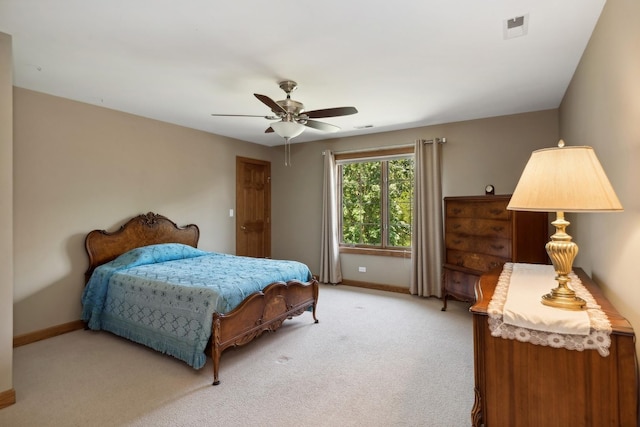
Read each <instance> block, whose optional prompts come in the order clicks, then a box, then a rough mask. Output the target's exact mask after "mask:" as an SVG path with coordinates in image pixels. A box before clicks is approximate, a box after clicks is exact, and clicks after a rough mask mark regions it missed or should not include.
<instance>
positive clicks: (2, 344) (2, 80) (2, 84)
mask: <svg viewBox="0 0 640 427" xmlns="http://www.w3.org/2000/svg"><path fill="white" fill-rule="evenodd" d="M11 64H12V58H11V36H9V35H7V34H4V33H0V393H2V392H5V391H7V390H11V388H12V387H13V385H12V384H13V375H12V363H13V305H12V303H11V302H12V301H13V153H12V150H13V113H12V109H13V108H12V103H13V95H12V85H13V81H12V73H11V69H12V66H11Z"/></svg>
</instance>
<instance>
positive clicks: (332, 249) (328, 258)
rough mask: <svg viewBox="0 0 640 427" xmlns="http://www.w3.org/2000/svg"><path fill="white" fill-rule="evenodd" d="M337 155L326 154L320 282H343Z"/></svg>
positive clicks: (328, 151) (328, 152) (327, 151)
mask: <svg viewBox="0 0 640 427" xmlns="http://www.w3.org/2000/svg"><path fill="white" fill-rule="evenodd" d="M336 174H337V167H336V158H335V155H334V154H333V153H332V152H331V151H330V150H325V152H324V182H323V189H322V243H321V247H320V278H319V279H320V282H322V283H332V284H337V283H340V282H342V269H341V268H340V246H339V243H340V242H339V240H340V234H339V232H338V188H337V185H338V184H337V177H336Z"/></svg>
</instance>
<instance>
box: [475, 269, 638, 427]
mask: <svg viewBox="0 0 640 427" xmlns="http://www.w3.org/2000/svg"><path fill="white" fill-rule="evenodd" d="M501 271H502V269H500V268H497V269H495V270H492V271H491V272H489V273H486V274H484V275H482V276H481V278H480V280H479V281H478V283H477V285H476V287H477V288H476V293H477V295H478V301H477V302H476V303H475V304H474V305H473V306H472V307H471V313H472V314H473V348H474V368H475V389H474V392H475V403H474V405H473V409H472V411H471V424H472V426H474V427H481V426H482V427H502V426H509V427H530V426H544V427H555V426H557V427H565V426H580V427H626V426H629V427H637V426H638V404H639V398H638V392H639V388H638V387H639V386H638V364H637V359H636V350H635V334H634V332H633V329H632V327H631V324H630V323H629V322H628V321H627V320H626V319H625V318H624V317H622V316H621V315H620V314H619V313H618V312H617V311H616V309H615V308H614V307H613V305H611V303H610V302H609V301H608V300H607V299H606V298H605V297H604V295H603V293H602V291H601V290H600V288H599V287H598V286H597V285H596V284H595V283H594V282H593V281H592V280H591V279H590V278H589V276H587V275H586V274H585V272H584V271H582V270H581V269H579V268H574V272H575V273H576V275H577V276H578V278H579V279H580V281H581V283H582V284H583V285H584V287H585V288H586V290H587V291H588V292H589V293H590V294H591V295H592V296H593V298H594V300H595V303H596V304H597V305H599V306H600V308H601V309H602V311H603V312H604V313H605V314H606V317H607V318H608V319H609V322H610V323H611V334H610V339H611V342H610V344H609V347H608V351H609V354H608V355H606V356H602V355H600V354H599V352H598V351H597V350H594V349H585V350H583V351H578V350H571V349H567V348H554V347H552V346H550V345H538V344H534V343H532V342H526V341H525V342H521V341H519V340H517V339H508V338H503V337H501V336H497V337H496V336H493V335H492V333H491V327H490V325H489V311H488V308H489V304H490V302H491V300H492V298H493V295H494V291H495V288H496V285H497V284H498V280H499V277H500V273H501ZM551 287H555V282H553V283H551ZM532 304H540V301H539V300H536V301H532ZM558 310H560V309H558Z"/></svg>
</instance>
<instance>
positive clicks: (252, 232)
mask: <svg viewBox="0 0 640 427" xmlns="http://www.w3.org/2000/svg"><path fill="white" fill-rule="evenodd" d="M236 255H241V256H250V257H256V258H270V257H271V163H270V162H266V161H263V160H255V159H248V158H246V157H236Z"/></svg>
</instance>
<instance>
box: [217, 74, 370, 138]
mask: <svg viewBox="0 0 640 427" xmlns="http://www.w3.org/2000/svg"><path fill="white" fill-rule="evenodd" d="M279 86H280V89H282V90H283V91H284V92H285V93H286V94H287V98H286V99H283V100H281V101H274V100H273V99H271V98H269V97H268V96H266V95H260V94H259V93H254V95H255V97H256V98H258V99H259V100H260V101H262V103H263V104H265V105H266V106H267V107H269V108H270V109H271V112H272V113H273V114H272V115H269V116H254V115H247V114H212V116H226V117H264V118H265V119H267V120H279V121H277V122H274V123H272V124H271V126H269V127H268V128H267V130H265V133H271V132H275V133H277V134H278V135H280V136H281V137H283V138H285V139H286V140H288V139H291V138H294V137H296V136H298V135H300V134H301V133H302V132H303V131H304V127H305V126H307V127H310V128H313V129H317V130H320V131H324V132H337V131H339V130H340V128H339V127H338V126H334V125H330V124H329V123H324V122H319V121H317V120H313V119H318V118H325V117H338V116H348V115H351V114H356V113H357V112H358V110H357V109H356V108H355V107H337V108H325V109H322V110H311V111H305V109H304V104H302V103H301V102H298V101H295V100H293V99H291V92H293V91H294V90H296V88H297V87H298V84H297V83H296V82H294V81H292V80H285V81H282V82H280V83H279Z"/></svg>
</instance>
